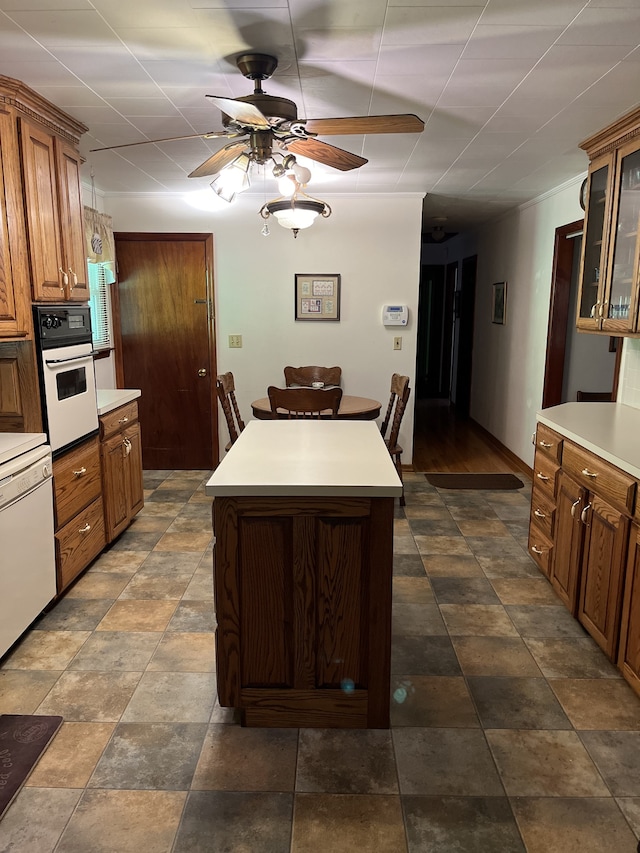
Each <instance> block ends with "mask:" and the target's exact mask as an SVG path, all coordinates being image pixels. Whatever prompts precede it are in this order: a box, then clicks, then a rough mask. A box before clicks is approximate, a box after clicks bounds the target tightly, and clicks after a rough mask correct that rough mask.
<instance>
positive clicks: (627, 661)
mask: <svg viewBox="0 0 640 853" xmlns="http://www.w3.org/2000/svg"><path fill="white" fill-rule="evenodd" d="M618 666H619V667H620V669H621V670H622V674H623V675H624V677H625V678H626V680H627V681H628V682H629V684H630V685H631V686H632V687H633V689H634V690H635V691H636V693H638V694H639V695H640V527H638V525H637V524H634V525H632V527H631V538H630V541H629V558H628V561H627V573H626V581H625V588H624V604H623V608H622V623H621V627H620V651H619V654H618Z"/></svg>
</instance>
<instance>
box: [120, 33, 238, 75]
mask: <svg viewBox="0 0 640 853" xmlns="http://www.w3.org/2000/svg"><path fill="white" fill-rule="evenodd" d="M117 34H118V37H119V38H120V39H122V42H123V43H124V44H125V45H126V46H127V48H128V50H129V51H130V52H131V54H132V56H134V57H136V59H138V60H140V61H153V60H157V61H174V62H178V61H179V62H184V63H185V64H186V65H188V64H189V63H192V62H193V63H195V62H197V61H198V60H200V61H201V62H205V61H206V62H207V64H208V66H209V68H210V69H211V70H212V71H213V72H220V71H221V70H222V69H221V67H220V63H219V61H218V57H217V56H216V55H215V54H214V53H213V52H212V51H211V48H210V37H209V32H208V31H207V30H206V28H201V27H182V28H171V27H148V28H139V27H122V28H121V29H118V30H117Z"/></svg>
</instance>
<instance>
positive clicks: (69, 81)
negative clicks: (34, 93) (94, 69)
mask: <svg viewBox="0 0 640 853" xmlns="http://www.w3.org/2000/svg"><path fill="white" fill-rule="evenodd" d="M0 72H1V73H2V74H6V76H7V77H15V78H16V79H17V80H22V82H23V83H26V84H27V86H31V88H32V89H38V88H39V87H40V86H48V85H49V86H50V85H54V86H74V85H75V84H76V83H77V82H78V78H77V77H75V76H74V75H73V74H72V73H71V72H70V71H68V70H67V69H66V68H65V67H64V66H62V65H60V63H59V62H56V61H55V60H54V59H51V58H50V59H49V60H48V61H45V62H21V61H19V60H16V61H12V62H11V63H10V65H9V64H5V63H4V62H2V61H1V60H0Z"/></svg>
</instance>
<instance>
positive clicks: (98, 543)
mask: <svg viewBox="0 0 640 853" xmlns="http://www.w3.org/2000/svg"><path fill="white" fill-rule="evenodd" d="M101 488H102V481H101V474H100V446H99V443H98V438H97V436H96V437H95V438H91V439H89V440H88V441H85V442H83V443H82V444H80V445H78V446H77V447H74V448H73V449H72V450H70V451H69V452H68V453H65V454H64V455H62V456H60V457H58V458H57V459H54V461H53V489H54V506H55V522H56V525H55V530H56V532H55V539H56V572H57V589H58V594H59V593H61V592H62V591H63V590H64V589H66V587H67V586H69V584H70V583H71V582H72V581H73V580H74V579H75V578H76V577H77V576H78V575H79V574H80V572H82V571H83V569H85V568H86V567H87V566H88V565H89V563H90V562H91V561H92V560H93V559H94V558H95V557H97V555H98V554H99V553H100V551H102V549H103V548H104V546H105V544H106V539H105V530H104V515H103V508H102V495H101Z"/></svg>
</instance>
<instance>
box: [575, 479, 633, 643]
mask: <svg viewBox="0 0 640 853" xmlns="http://www.w3.org/2000/svg"><path fill="white" fill-rule="evenodd" d="M587 501H588V504H587V506H586V507H585V509H584V510H583V512H582V518H583V521H584V522H585V526H586V533H585V542H584V553H583V558H582V575H581V581H580V600H579V605H578V614H577V615H578V619H579V621H580V622H581V623H582V624H583V625H584V627H585V628H586V629H587V631H588V632H589V633H590V634H591V636H592V637H593V639H594V640H595V641H596V643H598V645H599V646H600V648H601V649H602V650H603V651H604V652H605V654H607V655H608V656H609V658H611V659H612V660H613V659H614V657H615V654H616V651H617V640H618V628H619V625H620V611H621V604H622V584H623V580H624V565H625V560H626V556H627V543H628V534H629V519H628V518H627V517H626V516H624V515H622V514H621V513H620V512H618V510H616V509H614V508H613V507H612V506H610V505H609V504H608V503H606V502H605V501H603V500H602V498H599V497H597V495H594V494H593V493H591V492H589V493H588V494H587Z"/></svg>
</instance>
